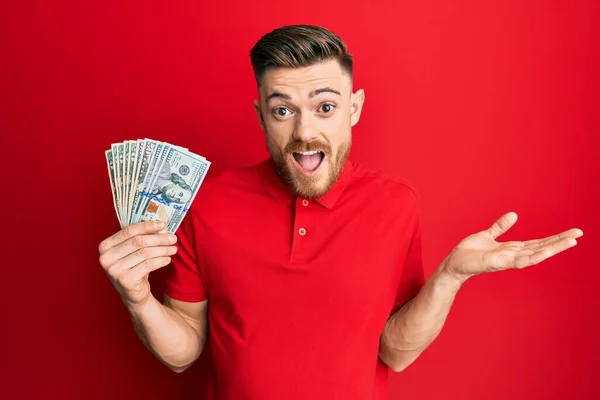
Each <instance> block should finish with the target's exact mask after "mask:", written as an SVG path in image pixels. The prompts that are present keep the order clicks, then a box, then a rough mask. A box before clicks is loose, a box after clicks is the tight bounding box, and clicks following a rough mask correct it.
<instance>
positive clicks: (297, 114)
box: [255, 59, 364, 199]
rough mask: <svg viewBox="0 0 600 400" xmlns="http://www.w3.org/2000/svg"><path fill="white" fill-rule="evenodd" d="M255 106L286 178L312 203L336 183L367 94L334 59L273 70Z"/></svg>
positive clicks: (274, 156) (260, 88)
mask: <svg viewBox="0 0 600 400" xmlns="http://www.w3.org/2000/svg"><path fill="white" fill-rule="evenodd" d="M259 97H260V100H259V101H256V102H255V107H256V111H257V114H258V116H259V121H260V124H261V127H262V129H263V131H264V133H265V136H266V142H267V149H268V151H269V154H270V155H271V157H272V158H273V161H274V162H275V164H276V165H277V169H278V172H279V175H280V177H281V179H282V180H283V181H284V182H285V183H286V184H288V185H289V187H290V189H291V190H292V192H293V193H294V194H296V195H298V196H301V197H303V198H307V199H315V198H318V197H321V196H323V195H324V194H325V193H326V192H327V191H328V190H329V189H330V188H331V187H332V186H333V184H334V183H335V182H336V181H337V179H338V177H339V174H340V172H341V170H342V167H343V166H344V163H345V161H346V158H347V157H348V154H349V152H350V147H351V142H352V135H351V131H352V127H353V126H354V125H356V123H357V122H358V120H359V118H360V112H361V109H362V104H363V101H364V93H363V91H362V90H359V91H357V92H356V93H352V79H351V77H350V76H349V75H348V74H346V73H345V72H344V71H343V69H342V68H341V66H340V64H339V62H338V61H337V60H335V59H332V60H326V61H323V62H319V63H316V64H313V65H310V66H306V67H298V68H283V67H278V68H270V69H268V70H267V71H266V72H265V73H264V75H263V77H262V80H261V84H260V86H259Z"/></svg>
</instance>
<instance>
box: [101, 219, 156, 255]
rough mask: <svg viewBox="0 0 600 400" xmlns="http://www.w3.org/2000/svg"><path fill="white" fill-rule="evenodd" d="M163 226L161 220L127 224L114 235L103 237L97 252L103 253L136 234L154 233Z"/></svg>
mask: <svg viewBox="0 0 600 400" xmlns="http://www.w3.org/2000/svg"><path fill="white" fill-rule="evenodd" d="M163 228H164V222H162V221H144V222H139V223H137V224H133V225H128V226H127V227H125V228H124V229H121V230H120V231H119V232H117V233H115V234H114V235H112V236H110V237H108V238H106V239H104V240H103V241H102V242H100V244H99V245H98V252H99V253H100V254H104V253H105V252H107V251H108V250H110V249H112V248H113V247H115V246H116V245H118V244H120V243H123V242H124V241H126V240H127V239H130V238H132V237H134V236H137V235H145V234H148V233H156V232H158V231H159V230H161V229H163Z"/></svg>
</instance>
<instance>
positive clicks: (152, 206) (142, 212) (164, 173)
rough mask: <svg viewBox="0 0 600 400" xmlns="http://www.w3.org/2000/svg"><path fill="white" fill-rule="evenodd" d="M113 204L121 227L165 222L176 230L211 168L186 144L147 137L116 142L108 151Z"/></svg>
mask: <svg viewBox="0 0 600 400" xmlns="http://www.w3.org/2000/svg"><path fill="white" fill-rule="evenodd" d="M105 158H106V165H107V169H108V176H109V180H110V187H111V191H112V197H113V204H114V208H115V212H116V214H117V218H118V220H119V223H120V225H121V227H122V228H124V227H125V226H127V225H131V224H134V223H137V222H140V221H150V220H159V219H160V220H163V221H165V222H166V224H167V228H166V229H167V231H169V232H171V233H175V231H176V230H177V228H179V225H180V224H181V221H182V220H183V218H184V217H185V215H186V214H187V211H188V210H189V208H190V206H191V204H192V202H193V200H194V199H195V197H196V195H197V193H198V190H199V188H200V186H201V185H202V182H203V181H204V177H205V176H206V174H207V172H208V169H209V167H210V161H208V160H206V158H204V157H202V156H200V155H198V154H194V153H192V152H190V151H189V150H188V149H187V148H184V147H181V146H175V145H171V144H169V143H166V142H160V141H156V140H152V139H149V138H145V139H137V140H126V141H124V142H122V143H113V144H112V145H111V148H110V149H108V150H106V151H105Z"/></svg>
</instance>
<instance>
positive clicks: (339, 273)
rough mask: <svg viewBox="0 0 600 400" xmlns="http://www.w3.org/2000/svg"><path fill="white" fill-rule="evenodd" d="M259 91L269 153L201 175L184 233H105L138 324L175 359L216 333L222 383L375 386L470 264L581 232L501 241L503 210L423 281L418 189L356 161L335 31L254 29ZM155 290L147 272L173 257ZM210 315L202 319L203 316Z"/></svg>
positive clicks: (240, 396) (507, 260)
mask: <svg viewBox="0 0 600 400" xmlns="http://www.w3.org/2000/svg"><path fill="white" fill-rule="evenodd" d="M251 59H252V64H253V67H254V72H255V76H256V80H257V84H258V91H259V100H258V101H256V103H255V107H256V111H257V115H258V118H259V122H260V125H261V127H262V130H263V131H264V133H265V137H266V144H267V148H268V151H269V154H270V158H269V159H268V160H266V161H265V162H263V163H261V164H259V165H257V166H252V167H248V168H240V169H236V170H231V171H228V172H224V173H222V174H221V175H219V176H216V177H210V178H207V180H206V181H205V183H204V184H203V187H202V189H201V191H200V193H199V195H198V196H197V199H196V200H195V202H194V204H193V205H192V207H191V210H190V213H189V215H188V216H187V217H186V218H185V220H184V222H183V223H182V226H181V228H180V231H179V232H178V240H179V242H178V244H177V246H175V241H176V240H177V238H176V237H175V236H172V235H166V234H161V233H158V232H159V231H160V230H161V229H162V225H159V224H158V223H150V222H148V223H141V224H136V225H132V226H129V227H127V228H126V229H124V230H122V231H120V232H118V233H116V234H115V235H113V236H111V237H109V238H107V239H106V240H104V241H103V242H102V243H101V244H100V246H99V252H100V263H101V265H102V266H103V267H104V268H105V270H106V271H107V273H108V275H109V277H110V278H111V280H112V281H113V283H114V285H115V287H116V288H117V290H118V291H119V293H120V294H121V296H122V298H123V301H124V303H125V304H126V306H127V308H128V310H129V312H130V314H131V317H132V320H133V324H134V326H135V329H136V330H137V332H138V334H139V336H140V338H141V339H142V340H143V342H144V343H145V345H146V346H147V347H148V348H149V349H150V351H152V352H153V353H154V354H155V355H156V356H157V357H158V358H159V359H160V360H161V361H162V362H163V363H165V364H166V365H167V366H168V367H170V368H171V369H173V370H174V371H177V372H180V371H183V370H185V369H186V368H187V367H188V366H190V365H191V364H192V363H193V362H194V361H195V360H196V359H197V357H198V356H199V355H200V354H201V352H202V350H203V348H204V345H205V342H206V340H207V338H208V337H210V341H209V342H208V343H210V346H211V350H212V357H213V366H214V372H215V374H214V375H215V379H214V382H212V387H211V389H212V394H211V396H212V397H213V398H217V399H235V400H244V399H261V400H268V399H287V400H290V399H302V400H306V399H344V400H348V399H384V398H386V390H385V389H386V380H387V376H388V372H389V369H392V370H393V371H402V370H403V369H405V368H406V367H407V366H408V365H410V364H411V363H412V362H413V361H414V360H415V359H416V358H417V357H418V356H419V355H420V354H421V353H422V352H423V351H424V350H425V349H426V348H427V347H428V346H429V345H430V344H431V343H432V341H433V340H434V339H435V338H436V337H437V335H438V334H439V332H440V330H441V329H442V326H443V325H444V321H445V319H446V316H447V315H448V312H449V310H450V307H451V304H452V302H453V300H454V298H455V296H456V294H457V292H458V290H459V289H460V287H461V285H462V284H463V283H464V282H465V281H466V280H467V279H468V278H470V277H472V276H474V275H477V274H481V273H485V272H490V271H497V270H504V269H508V268H524V267H527V266H529V265H533V264H537V263H539V262H541V261H543V260H544V259H546V258H548V257H550V256H552V255H554V254H556V253H558V252H561V251H563V250H565V249H567V248H569V247H572V246H574V245H575V244H576V240H575V239H576V238H577V237H580V236H581V235H582V234H583V232H581V231H580V230H579V229H571V230H568V231H565V232H563V233H561V234H559V235H555V236H552V237H549V238H545V239H539V240H531V241H527V242H517V241H513V242H506V243H500V242H497V241H496V238H498V236H499V235H501V234H502V233H504V232H505V231H507V230H508V229H509V228H510V227H511V226H512V225H513V224H514V223H515V222H516V214H514V213H508V214H506V215H504V216H502V217H501V218H500V219H499V220H498V221H496V222H495V223H494V224H493V225H492V226H491V227H490V228H489V229H486V230H484V231H481V232H478V233H476V234H473V235H470V236H468V237H467V238H465V239H464V240H462V241H461V242H460V243H459V244H458V245H457V246H456V248H454V249H453V250H452V252H451V253H450V254H449V255H448V256H447V257H446V258H445V259H444V260H443V262H442V263H441V264H440V266H439V267H438V268H437V270H436V271H435V272H434V273H433V274H432V275H431V277H430V278H429V279H428V280H427V282H425V281H424V278H423V267H422V259H421V231H420V223H419V213H418V207H419V206H418V197H417V195H416V194H415V190H414V188H413V187H412V186H411V184H410V183H409V182H407V181H404V180H402V179H392V178H390V177H387V176H386V175H384V174H383V173H380V172H375V171H371V170H369V169H367V168H366V167H364V166H361V165H358V164H355V163H353V162H351V161H350V160H349V159H348V158H347V156H348V153H349V150H350V146H351V129H352V127H353V126H354V125H356V123H358V121H359V118H360V114H361V109H362V105H363V102H364V98H365V97H364V92H363V91H362V90H358V91H356V92H352V57H351V56H350V55H349V54H348V53H347V51H346V46H345V44H344V43H343V42H342V41H341V40H340V38H338V37H337V36H336V35H334V34H333V33H331V32H329V31H328V30H326V29H323V28H320V27H314V26H287V27H283V28H280V29H277V30H275V31H273V32H271V33H269V34H267V35H265V36H264V37H263V38H261V40H259V41H258V43H256V45H255V46H254V48H253V49H252V51H251ZM171 261H172V266H170V267H169V269H168V277H167V282H166V294H165V300H164V304H160V303H159V302H158V301H157V300H156V299H155V298H154V297H153V296H152V294H151V292H150V287H149V284H148V274H149V273H150V272H151V271H154V270H156V269H158V268H161V267H164V266H166V265H168V264H169V263H170V262H171ZM208 326H210V329H209V328H208Z"/></svg>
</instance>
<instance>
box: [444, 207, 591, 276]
mask: <svg viewBox="0 0 600 400" xmlns="http://www.w3.org/2000/svg"><path fill="white" fill-rule="evenodd" d="M515 222H517V214H516V213H514V212H509V213H507V214H505V215H503V216H502V217H501V218H500V219H498V220H497V221H496V222H495V223H494V224H493V225H492V226H491V227H490V228H489V229H486V230H484V231H481V232H479V233H475V234H473V235H470V236H468V237H466V238H465V239H463V240H462V241H460V243H458V245H457V246H456V247H455V248H454V249H453V250H452V252H451V253H450V254H449V255H448V257H447V258H446V260H444V263H445V271H446V272H447V273H449V274H450V275H452V276H453V277H455V278H457V279H458V280H459V281H465V280H467V279H468V278H469V277H471V276H474V275H478V274H482V273H485V272H493V271H502V270H505V269H511V268H519V269H520V268H525V267H529V266H530V265H535V264H539V263H540V262H542V261H544V260H545V259H547V258H549V257H552V256H553V255H555V254H558V253H560V252H562V251H564V250H566V249H568V248H571V247H573V246H575V245H576V244H577V240H576V239H577V238H578V237H580V236H582V235H583V232H582V231H581V230H580V229H576V228H573V229H569V230H566V231H564V232H562V233H559V234H556V235H553V236H549V237H547V238H544V239H535V240H528V241H526V242H518V241H511V242H504V243H501V242H497V241H496V238H498V236H500V235H502V234H503V233H505V232H506V231H508V230H509V229H510V228H511V227H512V226H513V225H514V224H515Z"/></svg>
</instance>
